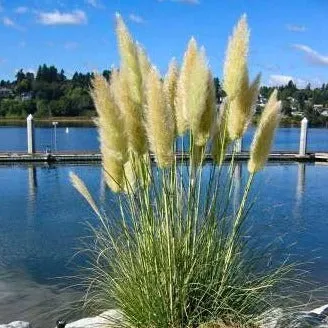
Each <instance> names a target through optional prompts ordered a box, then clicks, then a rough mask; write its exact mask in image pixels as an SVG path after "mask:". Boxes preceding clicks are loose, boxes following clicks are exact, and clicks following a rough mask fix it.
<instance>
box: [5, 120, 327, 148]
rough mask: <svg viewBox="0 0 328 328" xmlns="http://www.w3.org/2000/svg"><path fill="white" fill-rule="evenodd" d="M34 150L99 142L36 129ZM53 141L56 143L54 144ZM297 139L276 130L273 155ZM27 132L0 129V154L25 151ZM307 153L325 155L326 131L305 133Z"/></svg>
mask: <svg viewBox="0 0 328 328" xmlns="http://www.w3.org/2000/svg"><path fill="white" fill-rule="evenodd" d="M35 130H36V131H35V140H36V149H37V150H38V151H45V150H46V148H47V147H48V148H51V149H52V150H55V149H57V150H59V151H69V150H79V151H83V150H85V151H98V150H99V142H98V134H97V130H96V128H94V127H90V128H86V127H69V128H68V130H67V128H66V127H65V126H62V127H58V128H57V129H56V138H55V133H54V128H52V127H49V128H46V127H42V128H41V127H37V128H36V129H35ZM254 131H255V129H254V128H251V129H249V130H248V131H247V133H246V135H245V137H244V140H243V149H244V150H247V149H249V146H250V143H251V141H252V138H253V134H254ZM55 139H56V142H55ZM299 139H300V129H299V128H279V129H278V131H277V134H276V137H275V141H274V144H273V150H276V151H278V150H279V151H298V149H299ZM26 149H27V143H26V128H24V127H7V126H6V127H5V126H3V127H0V152H2V151H26ZM308 151H328V129H325V128H310V129H309V132H308Z"/></svg>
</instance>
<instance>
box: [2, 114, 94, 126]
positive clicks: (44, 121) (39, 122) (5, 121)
mask: <svg viewBox="0 0 328 328" xmlns="http://www.w3.org/2000/svg"><path fill="white" fill-rule="evenodd" d="M34 122H35V125H36V126H41V127H47V126H52V122H58V126H59V127H60V126H65V127H67V126H85V127H93V126H95V123H94V121H93V118H92V117H88V116H76V117H44V118H34ZM25 125H26V119H22V118H0V126H25Z"/></svg>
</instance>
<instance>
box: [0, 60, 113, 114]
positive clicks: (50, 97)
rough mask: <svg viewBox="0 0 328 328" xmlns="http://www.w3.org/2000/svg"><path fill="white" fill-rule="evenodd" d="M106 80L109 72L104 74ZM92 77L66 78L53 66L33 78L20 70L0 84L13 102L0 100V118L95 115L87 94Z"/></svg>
mask: <svg viewBox="0 0 328 328" xmlns="http://www.w3.org/2000/svg"><path fill="white" fill-rule="evenodd" d="M103 74H104V76H106V77H107V78H109V77H110V71H104V73H103ZM91 78H92V74H90V73H86V74H82V73H77V72H76V73H75V74H74V75H73V77H72V79H67V77H66V76H65V72H64V71H63V70H61V71H58V70H57V68H56V67H55V66H47V65H45V64H44V65H42V66H39V68H38V71H37V73H36V76H34V74H33V73H30V72H27V73H25V72H24V71H23V70H22V69H21V70H19V71H18V72H17V74H16V80H15V81H13V82H9V81H8V82H6V81H1V82H0V86H1V87H6V88H9V89H11V90H12V91H13V96H12V97H11V98H13V99H8V98H6V99H1V102H0V116H3V117H17V118H25V117H26V114H29V113H32V114H34V113H35V115H36V116H37V117H51V116H80V115H90V114H91V115H95V111H94V106H93V103H92V101H91V97H90V95H89V89H90V81H91Z"/></svg>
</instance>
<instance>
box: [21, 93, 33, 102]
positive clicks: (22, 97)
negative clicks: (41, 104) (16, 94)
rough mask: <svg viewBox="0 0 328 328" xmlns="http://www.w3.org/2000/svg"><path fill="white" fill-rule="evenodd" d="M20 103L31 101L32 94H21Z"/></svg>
mask: <svg viewBox="0 0 328 328" xmlns="http://www.w3.org/2000/svg"><path fill="white" fill-rule="evenodd" d="M20 98H21V100H22V101H27V100H31V99H32V92H23V93H21V95H20Z"/></svg>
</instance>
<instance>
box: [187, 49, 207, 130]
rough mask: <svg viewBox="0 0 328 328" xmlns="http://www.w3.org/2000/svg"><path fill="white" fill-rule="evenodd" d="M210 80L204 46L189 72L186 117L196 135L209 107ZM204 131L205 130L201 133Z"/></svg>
mask: <svg viewBox="0 0 328 328" xmlns="http://www.w3.org/2000/svg"><path fill="white" fill-rule="evenodd" d="M208 81H209V69H208V65H207V60H206V56H205V50H204V48H202V49H201V50H200V51H198V52H197V55H196V57H195V61H194V64H193V66H192V67H190V72H189V74H188V80H187V92H186V96H187V98H186V108H185V112H184V115H185V119H186V120H187V122H188V125H189V127H190V130H191V132H192V134H193V135H194V136H197V134H198V133H199V128H200V124H201V119H202V118H204V112H205V111H206V109H207V107H206V100H207V95H208V86H209V84H208ZM205 115H206V114H205ZM210 119H211V118H210ZM203 132H204V131H202V132H201V133H203Z"/></svg>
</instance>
